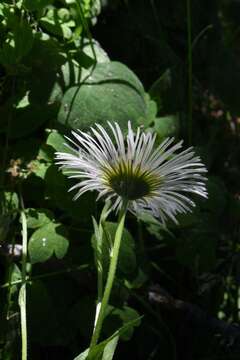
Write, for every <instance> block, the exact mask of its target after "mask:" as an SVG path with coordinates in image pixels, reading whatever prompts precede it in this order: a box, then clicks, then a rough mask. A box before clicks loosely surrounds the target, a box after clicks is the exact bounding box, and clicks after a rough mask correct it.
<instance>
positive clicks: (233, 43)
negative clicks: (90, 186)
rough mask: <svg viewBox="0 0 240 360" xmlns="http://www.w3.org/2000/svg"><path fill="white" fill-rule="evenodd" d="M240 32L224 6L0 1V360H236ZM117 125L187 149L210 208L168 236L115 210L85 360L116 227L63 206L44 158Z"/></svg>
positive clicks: (88, 197) (90, 200) (136, 0)
mask: <svg viewBox="0 0 240 360" xmlns="http://www.w3.org/2000/svg"><path fill="white" fill-rule="evenodd" d="M239 26H240V3H239V2H238V1H237V0H218V1H217V0H212V1H211V2H209V1H206V0H202V1H197V0H184V1H176V0H168V1H167V2H166V1H163V0H158V1H157V0H150V1H149V0H148V1H147V0H102V1H101V0H34V1H31V0H13V1H12V0H4V1H1V2H0V279H1V284H0V359H3V360H17V359H22V360H26V359H34V360H38V359H39V360H40V359H41V360H45V359H46V360H47V359H59V360H61V359H64V360H68V359H71V360H73V359H75V360H84V359H88V360H89V359H96V360H100V359H101V360H111V359H112V358H114V359H119V360H121V359H125V358H126V357H127V358H130V359H136V360H155V359H164V360H177V359H178V360H192V359H194V360H220V359H224V360H233V359H239V356H240V345H239V344H240V341H239V340H240V327H239V321H240V319H239V316H240V315H239V314H240V312H239V310H240V307H239V306H240V305H239V304H240V237H239V234H240V225H239V220H240V188H239V184H240V168H239V158H240V142H239V136H240V117H239V114H240V98H239V91H238V86H239V81H240V66H239V41H240V38H239ZM128 120H131V122H132V125H133V126H134V128H135V129H136V128H137V126H142V127H143V128H144V129H146V130H148V131H152V132H156V133H157V142H158V143H160V142H161V141H162V140H164V139H165V138H166V137H168V136H170V137H172V136H173V137H175V139H176V140H180V139H184V146H185V147H187V146H194V148H195V151H196V152H197V153H198V154H199V155H200V156H201V159H202V161H203V163H204V164H205V165H206V167H207V168H208V182H207V189H208V200H204V199H201V198H199V197H196V198H195V197H194V201H195V202H196V203H197V206H196V208H194V211H193V212H192V213H188V214H184V215H179V216H178V221H179V225H176V224H174V223H173V222H171V221H169V222H168V223H167V226H166V227H165V226H163V224H161V222H159V221H158V220H156V219H154V218H153V217H151V216H145V215H144V214H142V216H139V217H138V218H136V217H135V216H133V215H132V214H131V213H128V214H127V217H126V223H125V229H124V230H123V239H122V244H121V248H120V254H119V261H118V267H117V274H116V277H115V280H114V287H113V291H112V293H111V298H110V305H108V308H107V316H106V318H105V319H104V323H103V329H102V332H101V337H100V342H99V343H98V345H97V346H95V347H94V348H93V351H91V354H90V355H89V356H88V355H87V353H86V352H85V351H86V349H88V347H89V344H90V340H91V335H92V332H93V324H94V316H95V305H96V299H97V284H98V275H99V262H98V261H96V260H99V258H98V246H97V245H98V242H97V239H98V237H97V234H99V233H98V231H99V229H100V230H101V231H102V250H101V251H102V257H101V263H100V268H101V269H102V270H101V271H102V272H101V276H102V278H103V280H105V279H106V276H107V272H108V265H109V254H110V249H111V246H112V242H113V239H114V236H115V232H116V229H117V216H116V215H115V214H114V213H111V214H106V212H105V213H104V212H102V210H103V208H104V202H103V201H99V202H96V194H95V193H94V192H88V193H85V194H84V195H83V196H82V197H80V198H79V199H78V200H77V201H73V200H72V198H73V193H71V192H70V193H69V192H68V190H69V188H70V186H71V184H72V185H74V184H75V182H74V179H72V180H69V179H67V177H66V176H65V174H64V172H63V171H59V169H58V167H57V166H56V165H55V160H54V157H55V155H54V154H55V152H56V151H65V150H66V147H65V145H64V143H65V139H64V136H68V135H69V134H70V131H71V130H72V129H80V130H85V131H88V129H89V128H90V126H92V125H94V124H95V123H96V122H97V123H100V124H101V125H102V126H103V127H105V126H106V124H107V121H116V122H118V123H119V125H120V126H121V128H122V129H123V131H126V129H127V122H128ZM104 209H105V210H106V208H104ZM105 210H104V211H105ZM106 211H107V210H106ZM101 214H102V215H101ZM101 216H102V217H101ZM93 217H94V219H95V220H94V221H93ZM100 217H101V219H100Z"/></svg>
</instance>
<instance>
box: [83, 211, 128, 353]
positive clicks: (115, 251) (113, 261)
mask: <svg viewBox="0 0 240 360" xmlns="http://www.w3.org/2000/svg"><path fill="white" fill-rule="evenodd" d="M126 209H127V206H124V207H123V209H122V211H121V213H120V217H119V222H118V227H117V230H116V234H115V239H114V244H113V248H112V251H111V254H110V265H109V272H108V276H107V281H106V286H105V289H104V293H103V298H102V302H101V304H100V309H99V313H98V317H97V320H96V325H95V327H94V331H93V335H92V339H91V343H90V349H89V355H90V353H91V351H92V348H93V347H94V346H95V345H96V344H97V342H98V339H99V337H100V333H101V329H102V324H103V320H104V317H105V313H106V308H107V305H108V302H109V298H110V294H111V290H112V286H113V282H114V279H115V274H116V269H117V263H118V255H119V249H120V245H121V240H122V234H123V229H124V222H125V217H126Z"/></svg>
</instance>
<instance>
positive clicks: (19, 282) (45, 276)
mask: <svg viewBox="0 0 240 360" xmlns="http://www.w3.org/2000/svg"><path fill="white" fill-rule="evenodd" d="M88 267H89V265H88V264H83V265H79V266H76V267H74V268H67V269H64V270H59V271H52V272H50V273H46V274H40V275H35V276H31V277H29V276H27V277H26V282H32V281H35V280H38V279H44V278H48V277H51V276H57V275H61V274H67V273H71V272H73V271H78V270H84V269H86V268H88ZM22 283H23V281H22V279H21V280H15V281H12V282H7V283H6V284H3V285H2V286H1V287H0V288H1V289H4V288H7V287H10V286H13V285H18V284H22Z"/></svg>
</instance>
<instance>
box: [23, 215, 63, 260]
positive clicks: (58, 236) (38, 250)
mask: <svg viewBox="0 0 240 360" xmlns="http://www.w3.org/2000/svg"><path fill="white" fill-rule="evenodd" d="M66 237H67V234H66V230H65V228H64V227H63V226H62V225H60V224H54V223H52V222H51V223H49V224H47V225H44V226H43V227H41V228H40V229H38V230H36V231H35V232H34V233H33V234H32V236H31V238H30V240H29V245H28V248H29V255H30V259H31V263H32V264H35V263H37V262H44V261H47V260H48V259H49V258H50V257H51V256H52V255H53V254H55V255H56V257H57V258H58V259H62V258H63V257H64V255H65V254H66V252H67V250H68V240H67V238H66Z"/></svg>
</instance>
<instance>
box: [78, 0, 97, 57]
mask: <svg viewBox="0 0 240 360" xmlns="http://www.w3.org/2000/svg"><path fill="white" fill-rule="evenodd" d="M76 5H77V8H78V11H79V15H80V19H81V21H82V24H83V28H84V30H85V31H86V34H87V37H88V39H89V42H90V47H91V50H92V53H93V57H94V60H95V63H96V62H97V55H96V51H95V49H94V45H93V39H92V34H91V32H90V30H89V26H88V23H87V21H86V19H85V16H84V13H83V9H82V5H81V0H77V1H76Z"/></svg>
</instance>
